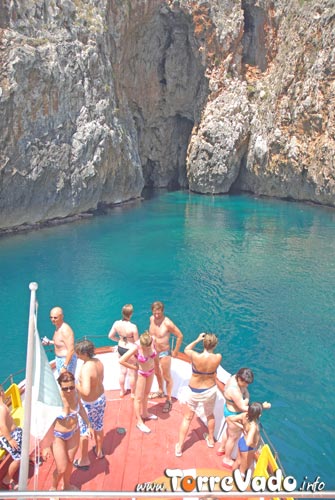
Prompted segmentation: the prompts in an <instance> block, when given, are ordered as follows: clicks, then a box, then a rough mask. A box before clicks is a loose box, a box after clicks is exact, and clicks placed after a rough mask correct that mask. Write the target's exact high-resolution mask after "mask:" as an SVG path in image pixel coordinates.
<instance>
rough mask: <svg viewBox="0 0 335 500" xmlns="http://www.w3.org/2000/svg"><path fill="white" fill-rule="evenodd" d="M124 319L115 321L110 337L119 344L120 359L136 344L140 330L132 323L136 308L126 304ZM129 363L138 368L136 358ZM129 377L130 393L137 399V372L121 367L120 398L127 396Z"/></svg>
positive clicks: (123, 308) (123, 311) (123, 313)
mask: <svg viewBox="0 0 335 500" xmlns="http://www.w3.org/2000/svg"><path fill="white" fill-rule="evenodd" d="M121 312H122V319H121V320H118V321H115V322H114V324H113V326H112V328H111V329H110V332H109V334H108V337H109V338H110V339H111V340H114V341H115V342H117V343H118V345H117V350H118V353H119V357H121V356H123V354H125V353H126V352H127V351H128V349H129V348H130V347H132V346H133V344H134V342H136V340H138V330H137V326H136V325H135V324H134V323H132V322H131V321H130V320H131V317H132V315H133V312H134V308H133V306H132V305H131V304H125V305H124V306H123V307H122V311H121ZM129 363H132V364H133V365H134V366H136V359H135V358H134V357H132V358H130V360H129ZM127 375H128V378H129V385H130V393H131V397H132V398H134V397H135V386H136V379H137V372H136V370H128V368H126V367H125V366H122V365H121V366H120V376H119V384H120V396H121V398H122V397H123V396H125V395H126V394H127V390H126V389H125V381H126V377H127Z"/></svg>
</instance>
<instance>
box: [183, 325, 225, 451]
mask: <svg viewBox="0 0 335 500" xmlns="http://www.w3.org/2000/svg"><path fill="white" fill-rule="evenodd" d="M198 342H203V346H204V350H203V352H201V353H199V352H196V351H195V350H194V347H195V345H196V344H197V343H198ZM217 343H218V339H217V337H216V335H214V333H200V335H199V336H198V338H197V339H196V340H194V341H193V342H191V343H190V344H188V345H187V346H186V347H185V350H184V352H185V354H186V355H187V356H188V357H189V358H190V360H191V363H192V376H191V379H190V382H189V390H188V394H187V398H186V401H185V403H186V405H185V411H184V418H183V421H182V423H181V426H180V430H179V440H178V443H177V444H176V446H175V455H176V456H177V457H180V456H181V455H182V446H183V443H184V441H185V438H186V434H187V432H188V429H189V426H190V423H191V421H192V419H193V417H194V413H195V411H196V409H197V407H198V405H199V404H202V405H203V408H204V411H205V414H206V417H207V427H208V434H207V433H205V434H204V438H205V440H206V443H207V446H208V447H209V448H213V447H214V427H215V419H214V405H215V401H216V394H217V386H216V370H217V368H218V366H219V364H220V363H221V359H222V356H221V354H215V353H214V349H215V347H216V346H217Z"/></svg>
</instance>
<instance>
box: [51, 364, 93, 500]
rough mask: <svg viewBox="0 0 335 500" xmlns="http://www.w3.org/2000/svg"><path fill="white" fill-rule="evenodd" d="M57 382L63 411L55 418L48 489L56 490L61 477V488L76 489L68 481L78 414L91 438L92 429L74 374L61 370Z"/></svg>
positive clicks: (73, 455) (74, 446)
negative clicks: (50, 477) (52, 459)
mask: <svg viewBox="0 0 335 500" xmlns="http://www.w3.org/2000/svg"><path fill="white" fill-rule="evenodd" d="M57 382H58V384H59V386H60V388H61V396H62V400H63V411H62V413H61V415H59V417H57V418H56V421H55V425H54V441H53V445H52V452H53V455H54V459H55V464H56V469H55V470H54V473H53V481H52V487H51V488H50V490H57V486H58V484H59V482H60V480H61V479H63V483H64V484H63V490H76V489H77V488H76V487H75V486H74V485H72V484H71V483H70V477H71V472H72V465H73V460H74V457H75V454H76V452H77V449H78V446H79V424H78V415H80V416H81V417H82V419H83V420H84V422H85V423H86V424H87V426H88V432H89V434H90V437H91V438H93V431H92V428H91V425H90V422H89V420H88V416H87V413H86V411H85V409H84V408H83V406H82V404H81V401H80V398H79V395H78V393H77V391H76V387H75V380H74V375H73V374H72V373H71V372H68V371H65V372H62V373H61V374H60V376H59V377H58V379H57Z"/></svg>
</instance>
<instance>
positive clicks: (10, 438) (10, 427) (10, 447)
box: [0, 385, 22, 490]
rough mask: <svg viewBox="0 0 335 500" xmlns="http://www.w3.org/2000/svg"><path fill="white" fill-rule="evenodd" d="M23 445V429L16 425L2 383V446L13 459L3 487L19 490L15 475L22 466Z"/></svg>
mask: <svg viewBox="0 0 335 500" xmlns="http://www.w3.org/2000/svg"><path fill="white" fill-rule="evenodd" d="M21 446H22V429H21V427H16V425H15V422H14V420H13V417H12V416H11V414H10V411H9V409H8V407H7V405H6V403H5V392H4V390H3V387H2V386H1V385H0V448H3V449H4V450H6V451H7V452H8V453H9V454H10V456H11V457H12V459H13V461H12V462H11V463H10V464H9V466H8V471H7V474H6V475H5V476H4V477H3V479H2V481H1V483H2V488H3V489H9V490H17V484H16V483H15V482H14V479H13V477H14V475H15V473H16V472H17V470H18V468H19V466H20V460H21Z"/></svg>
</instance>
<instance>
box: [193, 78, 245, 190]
mask: <svg viewBox="0 0 335 500" xmlns="http://www.w3.org/2000/svg"><path fill="white" fill-rule="evenodd" d="M250 115H251V110H250V105H249V101H248V97H247V90H246V84H245V85H241V83H240V82H239V81H231V82H229V88H228V89H227V90H226V91H225V92H224V93H220V94H219V95H218V97H216V98H215V99H214V100H213V101H211V102H210V103H209V104H208V105H207V106H206V109H205V111H204V114H203V117H202V120H201V123H200V125H199V127H198V129H197V130H196V132H195V133H194V134H193V136H192V139H191V141H190V146H189V154H188V158H187V162H188V163H187V167H188V170H187V173H188V179H189V186H190V189H192V191H197V192H200V193H211V194H220V193H227V192H228V191H229V190H230V188H231V186H232V184H233V183H234V182H235V180H236V178H237V177H238V175H239V172H240V169H241V164H242V161H243V158H244V157H245V155H246V153H247V147H248V142H249V133H250V127H249V123H250V117H251V116H250Z"/></svg>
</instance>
